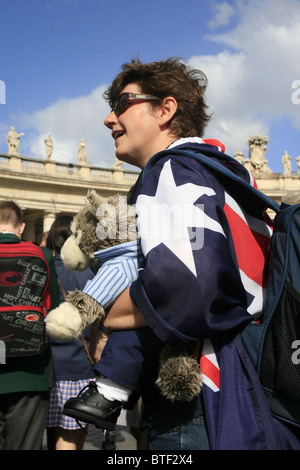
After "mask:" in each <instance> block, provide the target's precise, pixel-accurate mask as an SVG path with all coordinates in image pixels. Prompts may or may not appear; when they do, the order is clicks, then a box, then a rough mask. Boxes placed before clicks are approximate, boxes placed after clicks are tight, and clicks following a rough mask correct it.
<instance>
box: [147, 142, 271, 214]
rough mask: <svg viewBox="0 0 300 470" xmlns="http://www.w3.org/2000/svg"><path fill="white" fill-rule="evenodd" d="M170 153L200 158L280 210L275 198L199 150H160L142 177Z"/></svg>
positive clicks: (148, 164) (217, 171) (211, 167)
mask: <svg viewBox="0 0 300 470" xmlns="http://www.w3.org/2000/svg"><path fill="white" fill-rule="evenodd" d="M170 155H179V156H186V157H190V158H193V159H194V160H198V161H199V162H201V163H202V164H203V165H205V166H206V167H208V168H210V169H211V170H213V171H215V172H216V173H219V174H221V175H223V176H225V177H226V178H228V179H229V180H231V181H233V182H235V183H237V184H238V185H239V186H240V187H241V188H243V190H244V191H246V192H248V193H249V196H250V195H251V196H254V197H255V198H256V199H257V200H259V201H260V202H261V203H263V204H265V206H266V207H269V208H270V209H272V210H273V211H275V212H276V213H277V212H279V209H280V205H279V204H278V203H277V202H275V201H273V199H271V198H269V197H268V196H267V195H266V194H264V193H262V192H261V191H259V190H258V189H256V188H254V187H253V186H251V184H249V183H247V182H246V181H244V180H243V179H242V178H240V177H239V176H238V175H236V174H235V173H233V172H232V171H230V170H229V169H228V168H226V167H225V166H224V165H222V164H221V163H218V162H217V161H216V160H215V159H212V158H211V157H208V156H207V155H204V154H203V153H200V152H199V151H197V150H176V149H167V150H163V151H162V152H158V153H157V154H155V155H154V156H153V157H152V158H151V159H150V160H149V161H148V163H147V165H146V166H145V168H144V170H143V174H142V178H144V177H145V175H146V173H147V172H148V171H149V170H150V169H151V168H152V167H153V166H154V164H155V163H156V162H157V161H158V160H160V159H161V158H163V157H165V156H170Z"/></svg>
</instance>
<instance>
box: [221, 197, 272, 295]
mask: <svg viewBox="0 0 300 470" xmlns="http://www.w3.org/2000/svg"><path fill="white" fill-rule="evenodd" d="M224 210H225V213H226V216H227V219H228V222H229V225H230V228H231V233H232V238H233V243H234V247H235V251H236V256H237V260H238V265H239V268H240V269H241V270H242V271H243V272H244V273H245V274H246V275H247V276H248V277H249V278H250V279H252V280H253V281H254V282H256V283H257V284H259V285H260V286H262V287H266V279H263V277H264V276H263V275H264V267H265V263H266V256H267V253H268V250H269V243H270V239H269V237H266V236H265V235H262V234H261V233H258V232H255V231H254V230H251V228H250V227H249V225H248V224H247V223H245V221H244V220H243V219H241V217H240V216H239V215H238V214H237V213H236V212H235V211H234V210H233V209H231V207H230V206H229V205H228V204H225V207H224Z"/></svg>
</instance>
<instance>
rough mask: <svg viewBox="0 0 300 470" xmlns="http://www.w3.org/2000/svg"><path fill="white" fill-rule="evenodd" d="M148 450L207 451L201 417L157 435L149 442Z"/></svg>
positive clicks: (206, 437)
mask: <svg viewBox="0 0 300 470" xmlns="http://www.w3.org/2000/svg"><path fill="white" fill-rule="evenodd" d="M149 449H150V450H165V451H166V450H209V449H210V445H209V439H208V434H207V430H206V426H205V420H204V417H203V416H199V417H197V418H194V419H193V420H191V421H188V422H187V423H184V424H181V425H179V426H175V427H174V428H171V429H168V431H166V432H164V433H161V434H157V435H156V436H154V437H153V438H152V439H150V441H149Z"/></svg>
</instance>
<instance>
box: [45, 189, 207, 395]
mask: <svg viewBox="0 0 300 470" xmlns="http://www.w3.org/2000/svg"><path fill="white" fill-rule="evenodd" d="M71 231H72V235H71V236H70V237H69V238H68V239H67V241H66V242H65V244H64V245H63V247H62V250H61V258H62V261H63V263H64V264H65V266H66V267H67V268H68V269H69V270H84V269H86V268H87V267H89V266H91V265H92V264H93V263H95V262H96V258H95V255H94V253H95V252H97V251H100V250H104V249H106V248H110V247H112V246H115V245H116V244H121V243H126V242H128V241H134V240H136V239H137V232H136V215H135V211H134V207H133V206H129V205H128V204H127V202H126V198H125V197H124V196H123V197H122V196H119V195H114V196H111V197H108V198H103V197H101V196H99V195H98V194H97V193H96V191H94V190H89V191H88V193H87V196H86V199H85V207H83V208H82V209H81V210H80V211H79V212H78V213H77V214H76V216H75V217H74V219H73V222H72V224H71ZM96 276H97V274H96ZM99 289H101V286H99ZM104 317H105V310H104V308H103V307H102V306H101V305H100V304H99V303H98V302H97V301H96V300H95V299H93V298H92V297H91V296H89V295H88V294H85V293H83V292H81V291H79V290H75V291H73V292H68V294H67V297H66V301H65V302H63V303H62V304H60V306H59V307H57V308H56V309H54V310H52V311H51V312H50V313H49V314H48V315H47V317H46V319H45V322H46V328H47V332H48V334H49V335H50V336H52V337H53V338H55V339H57V340H60V341H72V340H75V339H77V338H78V337H79V336H80V335H81V334H82V332H83V331H84V330H85V329H86V328H87V327H88V326H90V325H92V324H98V323H99V322H101V321H102V320H103V319H104ZM129 347H130V346H129ZM157 386H158V387H159V389H160V391H161V393H162V394H163V395H164V396H165V397H166V398H168V399H169V400H171V401H178V400H180V401H190V400H192V399H193V398H194V397H195V395H197V394H198V393H199V392H200V391H201V386H202V380H201V372H200V368H199V361H196V360H195V357H194V346H193V347H191V346H189V347H184V348H182V349H181V348H173V347H171V346H165V347H164V348H163V349H162V353H161V360H160V371H159V375H158V379H157Z"/></svg>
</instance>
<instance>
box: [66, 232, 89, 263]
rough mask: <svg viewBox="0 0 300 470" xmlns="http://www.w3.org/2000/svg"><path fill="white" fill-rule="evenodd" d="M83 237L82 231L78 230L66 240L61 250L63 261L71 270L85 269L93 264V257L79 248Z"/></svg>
mask: <svg viewBox="0 0 300 470" xmlns="http://www.w3.org/2000/svg"><path fill="white" fill-rule="evenodd" d="M81 237H82V231H81V230H77V232H76V233H73V234H72V235H70V236H69V238H68V239H67V240H66V241H65V243H64V244H63V247H62V249H61V252H60V256H61V259H62V262H63V263H64V265H65V266H66V268H67V269H69V270H70V271H74V270H78V271H83V270H84V269H87V268H88V267H89V266H90V264H91V259H90V258H89V257H88V256H87V255H86V254H85V253H83V251H81V249H80V248H79V243H80V240H81Z"/></svg>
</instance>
